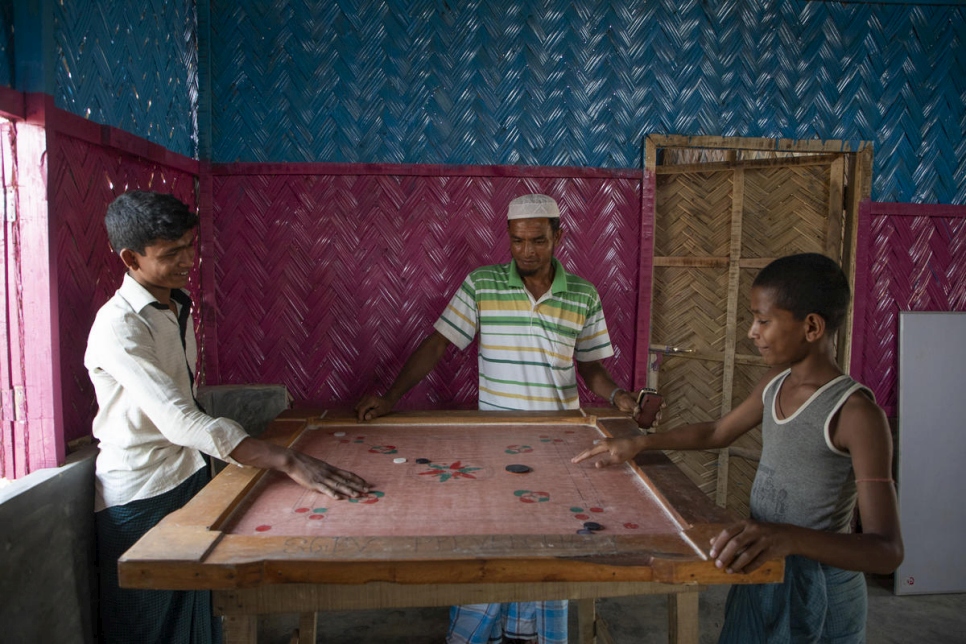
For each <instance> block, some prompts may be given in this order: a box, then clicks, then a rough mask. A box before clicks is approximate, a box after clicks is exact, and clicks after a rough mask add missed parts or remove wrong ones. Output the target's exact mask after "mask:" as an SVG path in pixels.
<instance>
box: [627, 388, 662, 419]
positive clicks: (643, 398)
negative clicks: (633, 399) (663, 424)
mask: <svg viewBox="0 0 966 644" xmlns="http://www.w3.org/2000/svg"><path fill="white" fill-rule="evenodd" d="M663 402H664V397H663V396H661V394H659V393H657V391H656V390H654V389H649V388H647V387H645V388H644V389H641V392H640V393H639V394H637V411H636V412H635V413H634V420H635V421H636V422H637V426H638V427H640V428H641V429H647V428H649V427H650V426H651V425H653V424H654V421H655V420H656V419H657V415H658V413H659V412H660V411H661V404H662V403H663Z"/></svg>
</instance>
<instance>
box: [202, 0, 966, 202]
mask: <svg viewBox="0 0 966 644" xmlns="http://www.w3.org/2000/svg"><path fill="white" fill-rule="evenodd" d="M209 4H210V15H211V20H210V25H211V27H210V30H209V31H207V32H202V33H200V35H199V37H200V39H201V40H202V47H203V49H204V48H207V49H209V50H210V55H211V108H212V111H211V141H212V152H211V154H212V158H213V160H214V161H216V162H232V161H287V162H303V161H335V162H393V163H441V164H484V165H486V164H527V165H578V166H591V167H609V168H613V167H635V166H638V165H639V164H640V160H639V157H640V140H641V136H642V135H643V134H645V133H649V132H657V133H668V134H689V135H726V136H760V137H787V138H795V139H811V138H822V139H846V140H870V141H873V142H874V144H875V183H874V187H873V197H874V198H875V199H878V200H882V201H914V202H941V203H966V139H964V135H963V132H964V130H966V108H964V103H966V43H964V38H966V8H964V7H962V6H958V7H956V6H932V5H918V6H917V5H882V4H843V3H837V2H806V1H804V0H723V1H721V2H701V1H700V0H689V1H682V0H649V1H647V2H643V1H641V2H625V1H624V0H610V1H607V0H603V1H594V0H516V1H514V2H505V3H504V2H484V1H482V0H462V1H461V2H453V1H444V0H409V1H392V2H383V1H378V0H337V1H331V0H327V1H325V2H321V1H316V0H274V1H271V2H269V1H266V0H199V10H201V8H202V7H206V8H207V7H208V6H209ZM203 122H204V119H203Z"/></svg>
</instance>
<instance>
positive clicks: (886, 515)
mask: <svg viewBox="0 0 966 644" xmlns="http://www.w3.org/2000/svg"><path fill="white" fill-rule="evenodd" d="M832 442H833V444H834V445H835V446H836V447H837V448H838V449H841V450H843V451H846V452H848V453H849V454H850V455H851V457H852V469H853V471H854V472H855V480H856V487H857V488H858V508H859V516H860V517H861V519H862V532H861V533H858V534H839V533H831V532H823V531H819V530H809V529H806V528H800V527H798V526H791V525H786V524H773V523H758V522H755V521H751V520H745V521H741V522H739V523H736V524H734V525H732V526H729V527H728V528H726V529H725V530H723V531H722V532H721V534H720V535H718V536H717V537H716V538H715V539H714V540H713V541H712V547H711V556H712V557H715V559H716V564H717V565H718V567H719V568H725V569H727V570H728V571H729V572H751V571H752V570H755V569H756V568H758V566H760V565H761V563H762V562H764V561H765V560H767V559H771V558H775V557H784V556H787V555H802V556H805V557H808V558H810V559H814V560H816V561H820V562H822V563H825V564H828V565H831V566H836V567H838V568H843V569H846V570H857V571H861V572H871V573H880V574H887V573H890V572H892V571H894V570H895V569H896V568H897V567H898V566H899V564H900V563H902V558H903V547H902V535H901V533H900V529H899V513H898V509H897V505H896V493H895V486H894V485H893V482H892V434H891V433H890V431H889V426H888V423H887V422H886V418H885V414H883V412H882V410H881V409H880V408H879V407H878V406H876V404H875V403H873V402H872V401H871V400H869V399H868V398H867V397H866V396H865V395H864V394H861V393H855V394H853V395H852V396H851V397H850V398H849V400H848V401H847V402H846V403H845V405H843V407H842V410H841V411H840V412H839V414H838V418H837V421H836V423H835V428H834V430H833V434H832Z"/></svg>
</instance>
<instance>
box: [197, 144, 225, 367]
mask: <svg viewBox="0 0 966 644" xmlns="http://www.w3.org/2000/svg"><path fill="white" fill-rule="evenodd" d="M213 191H214V188H213V181H212V174H211V164H210V163H202V164H201V173H200V175H199V178H198V215H199V218H200V219H201V223H200V224H199V227H200V229H201V230H200V232H199V248H198V255H199V257H200V261H201V266H200V271H201V273H200V280H201V303H200V304H201V306H200V311H199V315H200V316H201V333H202V337H203V338H204V340H203V341H202V343H201V347H200V349H201V371H202V373H201V378H200V381H201V384H207V383H213V382H221V373H220V370H219V368H218V315H217V311H218V301H217V297H216V291H217V289H216V288H215V263H214V262H213V261H210V260H211V259H213V258H214V257H215V256H216V255H217V252H216V250H215V247H214V246H215V243H214V242H215V223H214V219H215V209H214V196H213ZM206 260H207V261H206Z"/></svg>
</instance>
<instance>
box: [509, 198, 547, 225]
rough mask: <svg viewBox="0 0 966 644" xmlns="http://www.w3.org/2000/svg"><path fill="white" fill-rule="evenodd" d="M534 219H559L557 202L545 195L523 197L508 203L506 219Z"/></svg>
mask: <svg viewBox="0 0 966 644" xmlns="http://www.w3.org/2000/svg"><path fill="white" fill-rule="evenodd" d="M534 217H549V218H551V219H555V218H559V217H560V209H559V208H557V202H556V201H554V200H553V199H552V198H551V197H548V196H547V195H523V196H522V197H517V198H516V199H514V200H513V201H511V202H510V208H509V209H508V210H507V213H506V218H507V219H532V218H534Z"/></svg>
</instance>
